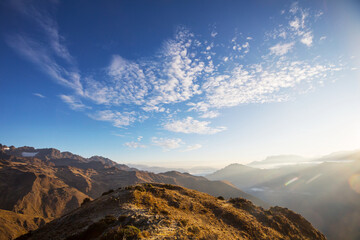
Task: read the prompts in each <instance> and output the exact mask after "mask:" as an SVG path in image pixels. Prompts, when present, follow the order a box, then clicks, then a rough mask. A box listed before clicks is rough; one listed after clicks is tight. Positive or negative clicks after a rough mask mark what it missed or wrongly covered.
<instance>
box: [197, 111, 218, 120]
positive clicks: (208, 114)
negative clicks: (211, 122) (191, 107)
mask: <svg viewBox="0 0 360 240" xmlns="http://www.w3.org/2000/svg"><path fill="white" fill-rule="evenodd" d="M219 115H220V114H219V112H217V111H208V112H205V113H203V114H202V115H200V118H216V117H218V116H219Z"/></svg>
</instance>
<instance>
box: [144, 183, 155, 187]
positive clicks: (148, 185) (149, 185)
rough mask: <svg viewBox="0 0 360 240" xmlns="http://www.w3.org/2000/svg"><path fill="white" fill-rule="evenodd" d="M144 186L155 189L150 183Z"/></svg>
mask: <svg viewBox="0 0 360 240" xmlns="http://www.w3.org/2000/svg"><path fill="white" fill-rule="evenodd" d="M144 186H145V187H146V188H154V186H153V185H152V184H150V183H145V184H144Z"/></svg>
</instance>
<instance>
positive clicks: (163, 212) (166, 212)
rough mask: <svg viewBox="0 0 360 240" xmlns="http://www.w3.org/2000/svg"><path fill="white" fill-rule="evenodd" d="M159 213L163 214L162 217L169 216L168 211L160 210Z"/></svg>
mask: <svg viewBox="0 0 360 240" xmlns="http://www.w3.org/2000/svg"><path fill="white" fill-rule="evenodd" d="M160 213H161V214H163V215H169V214H170V213H169V212H168V211H166V210H161V211H160Z"/></svg>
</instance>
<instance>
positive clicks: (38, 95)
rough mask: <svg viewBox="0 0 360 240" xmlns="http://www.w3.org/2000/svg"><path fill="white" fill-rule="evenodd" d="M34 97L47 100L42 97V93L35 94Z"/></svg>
mask: <svg viewBox="0 0 360 240" xmlns="http://www.w3.org/2000/svg"><path fill="white" fill-rule="evenodd" d="M33 95H34V96H37V97H39V98H46V97H45V96H44V95H42V94H41V93H33Z"/></svg>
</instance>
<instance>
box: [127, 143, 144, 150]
mask: <svg viewBox="0 0 360 240" xmlns="http://www.w3.org/2000/svg"><path fill="white" fill-rule="evenodd" d="M124 146H126V147H128V148H134V149H136V148H146V146H145V145H142V144H140V143H139V142H126V143H124Z"/></svg>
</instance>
